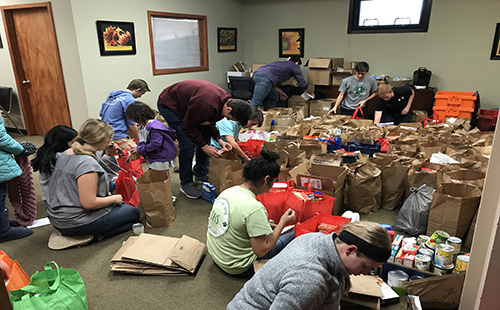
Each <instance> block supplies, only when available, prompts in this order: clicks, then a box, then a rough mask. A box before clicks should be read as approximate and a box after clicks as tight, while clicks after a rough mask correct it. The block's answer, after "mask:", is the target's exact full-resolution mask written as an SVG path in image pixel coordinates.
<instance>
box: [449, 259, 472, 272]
mask: <svg viewBox="0 0 500 310" xmlns="http://www.w3.org/2000/svg"><path fill="white" fill-rule="evenodd" d="M469 259H470V256H467V255H458V256H457V261H456V266H455V270H453V273H459V272H460V271H464V270H467V267H468V266H469Z"/></svg>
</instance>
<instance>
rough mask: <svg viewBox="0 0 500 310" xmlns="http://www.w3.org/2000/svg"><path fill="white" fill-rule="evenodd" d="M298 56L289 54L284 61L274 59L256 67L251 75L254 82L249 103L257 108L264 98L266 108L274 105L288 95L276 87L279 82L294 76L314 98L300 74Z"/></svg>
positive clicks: (300, 62)
mask: <svg viewBox="0 0 500 310" xmlns="http://www.w3.org/2000/svg"><path fill="white" fill-rule="evenodd" d="M301 64H302V61H301V60H300V58H299V57H298V56H291V57H289V58H288V59H287V60H286V61H275V62H272V63H270V64H267V65H264V66H262V67H260V68H259V69H257V70H256V71H255V73H254V74H253V75H252V82H253V84H254V89H253V96H252V101H250V105H251V106H252V107H253V108H254V109H257V108H258V107H259V106H260V105H262V101H264V99H265V100H266V101H267V105H266V110H267V109H270V108H274V107H276V104H278V100H279V99H281V100H285V99H287V98H288V96H287V95H286V94H285V93H284V92H283V91H282V90H281V89H280V88H279V87H278V85H279V84H281V83H282V82H285V81H287V80H289V79H290V78H292V77H294V78H295V80H296V81H297V82H298V83H299V86H300V87H301V88H302V89H304V90H305V91H306V92H308V93H309V94H310V95H312V96H313V98H314V92H313V91H312V89H311V87H309V85H307V82H306V81H305V80H304V77H303V76H302V70H300V65H301Z"/></svg>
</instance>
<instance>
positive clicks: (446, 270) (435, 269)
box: [431, 263, 455, 276]
mask: <svg viewBox="0 0 500 310" xmlns="http://www.w3.org/2000/svg"><path fill="white" fill-rule="evenodd" d="M431 267H432V270H431V272H432V273H434V274H438V275H442V276H444V275H447V274H452V273H453V268H455V265H453V264H451V265H450V266H446V267H443V266H439V265H436V264H434V263H432V265H431Z"/></svg>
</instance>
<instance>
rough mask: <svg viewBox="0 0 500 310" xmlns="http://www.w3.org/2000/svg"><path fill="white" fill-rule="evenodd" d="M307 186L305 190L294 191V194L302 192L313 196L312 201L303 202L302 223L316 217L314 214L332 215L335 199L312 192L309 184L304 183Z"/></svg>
mask: <svg viewBox="0 0 500 310" xmlns="http://www.w3.org/2000/svg"><path fill="white" fill-rule="evenodd" d="M303 185H304V186H307V190H302V189H294V191H295V192H302V193H306V194H311V193H313V194H314V199H312V200H308V201H305V202H303V204H304V206H303V209H302V218H301V220H302V221H306V220H308V219H310V218H312V217H314V216H315V215H316V213H319V212H321V213H326V214H332V212H333V205H334V204H335V198H333V197H331V196H328V195H326V194H323V193H320V192H314V191H313V190H312V189H311V188H312V184H311V183H304V184H303Z"/></svg>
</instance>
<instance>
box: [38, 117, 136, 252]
mask: <svg viewBox="0 0 500 310" xmlns="http://www.w3.org/2000/svg"><path fill="white" fill-rule="evenodd" d="M112 138H113V128H112V127H111V126H110V125H109V124H107V123H105V122H103V121H101V120H97V119H89V120H87V121H85V122H84V123H83V125H82V126H81V127H80V130H79V135H78V138H77V139H76V141H75V142H74V143H73V144H72V146H71V149H68V150H66V151H65V152H62V153H59V154H58V156H57V161H56V164H55V167H54V169H53V171H52V176H51V177H50V181H49V192H50V195H49V197H48V206H47V214H48V216H49V219H50V222H51V224H52V225H53V226H54V227H55V228H56V229H57V230H58V232H59V233H60V234H62V236H60V235H59V236H58V234H53V236H51V239H56V238H57V241H58V242H57V245H56V246H54V247H55V248H56V249H60V248H65V247H68V246H71V245H75V244H79V243H75V240H71V238H72V237H75V238H77V237H81V236H87V237H90V238H84V239H82V240H86V242H88V241H90V240H91V239H92V238H94V239H97V240H100V239H102V238H104V237H108V236H113V235H116V234H120V233H123V232H125V231H128V230H130V229H131V228H132V224H134V223H136V222H139V210H138V209H137V208H135V207H133V206H129V205H126V204H123V203H122V196H121V195H110V194H109V190H108V180H107V174H106V172H105V170H104V169H103V168H102V167H101V166H100V165H99V163H98V161H97V155H96V152H97V151H101V150H105V149H106V148H107V147H108V145H110V143H111V142H112ZM51 241H52V240H51ZM51 241H49V247H51ZM52 244H55V243H54V242H52ZM54 247H52V248H54Z"/></svg>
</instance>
